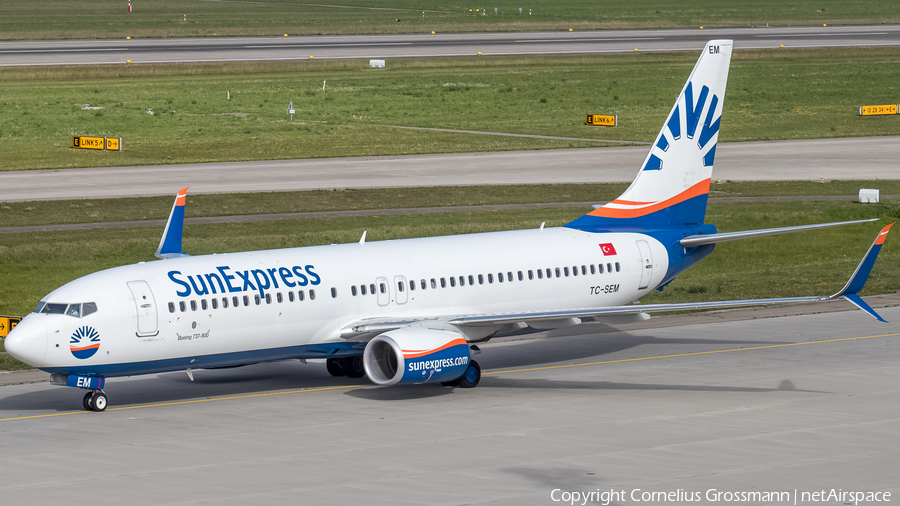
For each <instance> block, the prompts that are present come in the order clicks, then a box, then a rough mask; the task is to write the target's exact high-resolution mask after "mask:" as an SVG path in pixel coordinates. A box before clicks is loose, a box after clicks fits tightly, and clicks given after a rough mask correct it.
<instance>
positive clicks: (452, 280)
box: [450, 277, 456, 286]
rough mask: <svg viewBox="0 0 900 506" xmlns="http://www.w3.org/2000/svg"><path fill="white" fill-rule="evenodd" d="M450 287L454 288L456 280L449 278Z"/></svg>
mask: <svg viewBox="0 0 900 506" xmlns="http://www.w3.org/2000/svg"><path fill="white" fill-rule="evenodd" d="M450 286H456V278H454V277H451V278H450Z"/></svg>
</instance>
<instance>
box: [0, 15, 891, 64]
mask: <svg viewBox="0 0 900 506" xmlns="http://www.w3.org/2000/svg"><path fill="white" fill-rule="evenodd" d="M712 39H733V40H734V47H735V49H765V48H778V47H779V46H782V45H783V46H784V47H786V48H801V47H802V48H809V47H814V48H815V47H859V46H897V45H900V26H894V25H884V26H829V27H824V26H817V27H765V26H761V27H752V28H722V29H707V30H701V29H694V30H609V31H589V32H564V31H561V32H536V33H535V32H522V33H462V34H435V35H431V34H407V35H346V36H320V37H244V38H235V37H227V38H218V37H197V38H185V39H131V40H121V39H119V40H63V41H10V42H0V66H30V65H98V64H123V63H125V61H126V60H131V61H132V62H133V63H178V62H181V63H184V62H222V61H249V60H253V61H291V60H308V59H309V58H310V57H311V56H312V57H314V58H315V59H317V60H345V59H346V60H364V59H371V58H376V59H391V58H440V57H462V56H475V55H476V54H478V53H481V54H482V55H483V56H513V55H520V56H524V55H554V54H601V53H625V52H628V53H630V52H633V51H634V50H635V49H637V50H639V51H645V52H648V51H649V52H658V51H696V50H697V49H698V48H700V47H702V45H703V43H705V42H706V41H708V40H712Z"/></svg>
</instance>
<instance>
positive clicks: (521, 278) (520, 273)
mask: <svg viewBox="0 0 900 506" xmlns="http://www.w3.org/2000/svg"><path fill="white" fill-rule="evenodd" d="M523 279H525V275H524V274H522V271H519V281H522V280H523Z"/></svg>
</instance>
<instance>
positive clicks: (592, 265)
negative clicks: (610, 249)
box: [591, 264, 597, 274]
mask: <svg viewBox="0 0 900 506" xmlns="http://www.w3.org/2000/svg"><path fill="white" fill-rule="evenodd" d="M591 274H597V271H595V270H594V264H591Z"/></svg>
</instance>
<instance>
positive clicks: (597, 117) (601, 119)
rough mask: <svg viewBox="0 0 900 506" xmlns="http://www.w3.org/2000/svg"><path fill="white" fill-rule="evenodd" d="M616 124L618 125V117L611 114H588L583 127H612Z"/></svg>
mask: <svg viewBox="0 0 900 506" xmlns="http://www.w3.org/2000/svg"><path fill="white" fill-rule="evenodd" d="M618 123H619V117H618V116H614V115H611V114H588V115H587V121H586V122H585V125H594V126H611V127H614V126H616V125H617V124H618Z"/></svg>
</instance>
